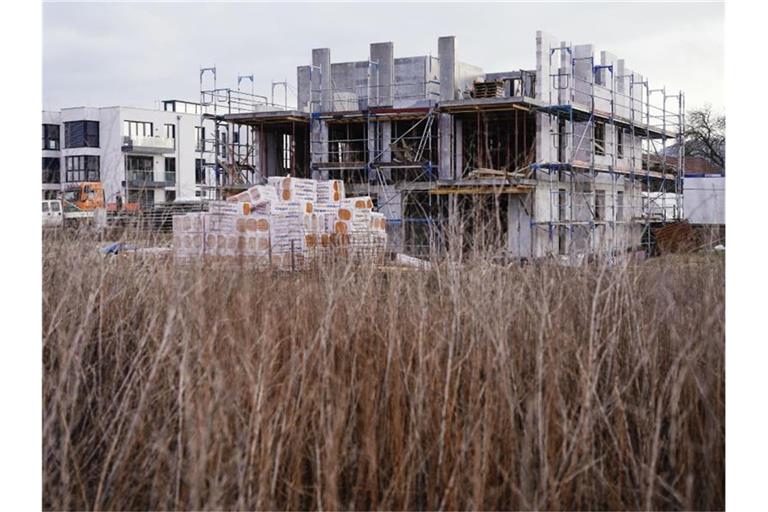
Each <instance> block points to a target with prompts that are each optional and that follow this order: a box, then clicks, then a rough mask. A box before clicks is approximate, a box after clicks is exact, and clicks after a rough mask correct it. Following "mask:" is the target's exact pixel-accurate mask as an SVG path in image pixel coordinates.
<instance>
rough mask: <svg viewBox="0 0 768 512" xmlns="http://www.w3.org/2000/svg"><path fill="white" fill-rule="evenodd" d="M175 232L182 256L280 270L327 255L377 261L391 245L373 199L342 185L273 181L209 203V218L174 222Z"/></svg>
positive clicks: (197, 216) (193, 216)
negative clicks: (255, 261)
mask: <svg viewBox="0 0 768 512" xmlns="http://www.w3.org/2000/svg"><path fill="white" fill-rule="evenodd" d="M173 226H174V249H175V252H176V253H177V255H179V256H185V257H190V256H202V255H206V256H217V257H244V256H245V257H249V258H250V257H258V258H260V260H261V261H264V262H265V263H266V262H271V263H272V264H273V265H276V266H278V267H280V268H288V267H290V268H301V267H302V266H303V265H304V264H305V263H307V262H308V261H310V260H311V259H313V258H315V257H316V256H319V255H321V254H323V253H325V252H326V250H330V251H331V252H334V251H336V250H337V249H339V251H338V252H339V253H340V254H342V255H344V254H352V255H359V256H366V257H368V256H371V255H378V254H380V251H382V250H383V249H384V246H385V243H386V225H385V221H384V216H383V215H382V214H379V213H375V212H373V201H372V200H371V198H370V197H367V196H363V197H353V198H345V197H344V184H343V182H341V181H338V180H330V181H321V182H317V181H315V180H306V179H296V178H291V177H272V178H269V180H268V183H267V184H266V185H257V186H255V187H251V188H249V189H248V190H246V191H244V192H241V193H239V194H236V195H234V196H231V197H230V198H228V199H227V200H226V201H212V202H210V203H209V211H208V212H207V213H203V214H200V213H198V214H191V215H184V216H177V217H174V222H173ZM350 248H351V249H352V250H351V251H350V250H349V249H350Z"/></svg>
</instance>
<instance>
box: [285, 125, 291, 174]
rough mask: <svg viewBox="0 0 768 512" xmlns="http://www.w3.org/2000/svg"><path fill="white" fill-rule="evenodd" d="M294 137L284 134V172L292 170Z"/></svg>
mask: <svg viewBox="0 0 768 512" xmlns="http://www.w3.org/2000/svg"><path fill="white" fill-rule="evenodd" d="M292 157H293V137H292V136H291V135H288V134H287V133H286V134H283V170H289V169H291V160H292V159H293V158H292Z"/></svg>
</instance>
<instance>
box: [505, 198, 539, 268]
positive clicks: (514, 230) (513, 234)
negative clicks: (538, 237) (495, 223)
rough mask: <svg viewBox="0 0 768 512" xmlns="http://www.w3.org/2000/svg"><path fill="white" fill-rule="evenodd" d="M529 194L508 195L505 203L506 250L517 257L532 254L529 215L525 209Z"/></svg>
mask: <svg viewBox="0 0 768 512" xmlns="http://www.w3.org/2000/svg"><path fill="white" fill-rule="evenodd" d="M526 203H530V196H529V195H526V196H524V195H510V196H509V201H508V203H507V250H508V251H509V252H510V254H511V255H512V256H515V257H517V258H530V257H531V256H532V253H531V249H532V234H533V233H532V231H533V227H532V226H531V215H530V213H529V211H527V210H526Z"/></svg>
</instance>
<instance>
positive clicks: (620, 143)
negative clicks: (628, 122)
mask: <svg viewBox="0 0 768 512" xmlns="http://www.w3.org/2000/svg"><path fill="white" fill-rule="evenodd" d="M616 158H624V129H623V128H616Z"/></svg>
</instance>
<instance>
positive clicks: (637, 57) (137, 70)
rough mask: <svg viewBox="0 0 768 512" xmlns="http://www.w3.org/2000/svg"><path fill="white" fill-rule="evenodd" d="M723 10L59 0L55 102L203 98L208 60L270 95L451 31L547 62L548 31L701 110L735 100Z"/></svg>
mask: <svg viewBox="0 0 768 512" xmlns="http://www.w3.org/2000/svg"><path fill="white" fill-rule="evenodd" d="M723 16H724V7H723V4H720V3H717V4H712V3H709V4H691V3H686V4H670V3H666V4H649V3H636V4H626V3H625V4H586V3H583V4H478V3H472V4H469V3H466V4H461V3H452V4H439V3H427V4H391V3H390V4H380V3H366V4H350V3H343V4H331V3H322V4H285V3H283V4H243V3H239V4H221V3H198V4H188V3H167V4H158V3H152V4H147V3H127V4H78V3H58V4H53V3H46V4H45V5H44V7H43V108H45V109H59V108H62V107H70V106H81V105H86V106H111V105H126V106H138V107H154V106H156V105H157V102H158V101H159V100H161V99H170V98H179V99H190V100H197V99H198V98H199V81H198V80H199V78H198V77H199V68H200V66H205V67H208V66H213V65H215V66H216V68H217V70H218V85H219V86H220V87H233V88H234V87H235V86H236V77H237V75H238V74H241V75H250V74H254V75H255V77H256V92H257V93H260V94H264V95H269V93H270V84H271V81H272V80H285V79H287V80H288V82H289V83H290V84H291V85H292V86H294V87H295V85H296V66H299V65H305V64H308V63H309V62H310V61H311V50H312V48H324V47H328V48H331V60H332V61H333V62H344V61H350V60H365V59H367V58H368V44H369V43H371V42H379V41H393V42H394V47H395V57H405V56H411V55H426V54H429V53H431V54H433V55H436V54H437V38H438V37H439V36H442V35H455V36H457V49H458V58H459V59H460V60H461V61H464V62H468V63H471V64H475V65H478V66H480V67H482V68H483V69H484V70H485V71H486V72H489V71H506V70H512V69H521V68H522V69H533V68H535V65H536V53H535V51H536V45H535V43H536V41H535V39H536V30H539V29H540V30H544V31H546V32H549V33H551V34H553V35H555V36H556V37H557V38H559V39H561V40H566V41H570V42H572V43H573V44H582V43H592V44H594V45H595V48H596V56H599V51H600V50H607V51H610V52H612V53H614V54H616V55H617V56H618V57H619V58H624V59H625V61H626V64H627V66H628V67H629V68H630V69H633V70H635V71H637V72H639V73H642V74H643V75H645V76H646V77H647V78H648V79H649V80H650V82H651V83H650V86H651V88H661V87H663V86H666V87H667V89H668V91H673V92H676V91H678V90H683V91H685V93H686V104H687V106H688V108H691V107H695V106H699V105H703V104H705V103H709V104H711V105H712V106H713V107H715V108H716V109H718V110H724V108H725V90H724V63H723V61H724V55H723V54H724V48H723ZM245 88H246V89H250V84H247V85H245ZM278 95H279V96H281V95H282V94H281V93H280V94H278ZM292 102H295V98H294V100H293V101H292Z"/></svg>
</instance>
